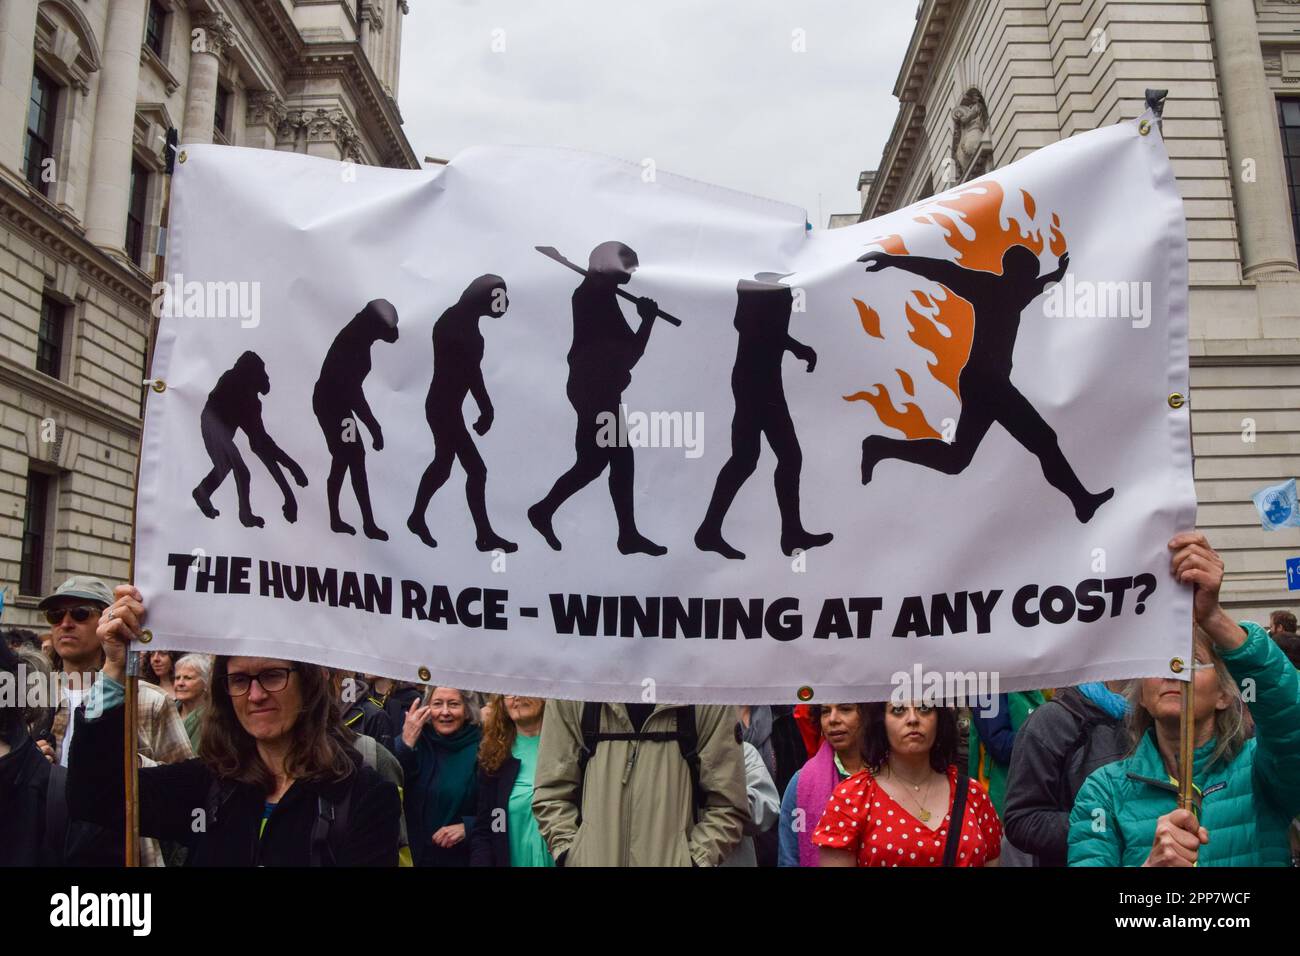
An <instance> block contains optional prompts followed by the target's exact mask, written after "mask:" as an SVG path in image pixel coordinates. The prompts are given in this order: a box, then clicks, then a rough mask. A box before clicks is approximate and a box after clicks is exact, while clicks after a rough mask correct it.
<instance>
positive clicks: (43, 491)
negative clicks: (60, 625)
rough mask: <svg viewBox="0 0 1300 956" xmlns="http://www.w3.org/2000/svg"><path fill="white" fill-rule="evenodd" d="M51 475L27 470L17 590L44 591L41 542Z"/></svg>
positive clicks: (45, 528)
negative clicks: (21, 549)
mask: <svg viewBox="0 0 1300 956" xmlns="http://www.w3.org/2000/svg"><path fill="white" fill-rule="evenodd" d="M53 484H54V481H53V479H52V478H51V477H50V476H49V475H47V474H45V473H44V472H40V471H29V472H27V504H26V508H25V509H24V511H23V551H22V564H21V565H20V570H19V579H18V593H19V594H44V593H45V571H46V567H45V563H46V562H45V546H46V542H47V541H49V537H50V536H49V526H50V520H49V519H50V514H51V509H50V489H51V487H52V486H53Z"/></svg>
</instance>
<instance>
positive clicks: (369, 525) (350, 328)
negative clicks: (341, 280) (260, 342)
mask: <svg viewBox="0 0 1300 956" xmlns="http://www.w3.org/2000/svg"><path fill="white" fill-rule="evenodd" d="M396 341H397V310H396V309H395V308H393V305H392V303H391V302H389V301H388V300H387V299H373V300H372V301H370V302H368V303H366V307H365V308H364V309H362V310H361V311H360V312H358V313H357V314H356V315H355V316H353V317H352V319H351V321H349V322H348V324H347V325H345V326H344V327H343V329H342V331H340V332H339V334H338V335H337V336H335V338H334V341H333V343H331V344H330V347H329V351H328V352H326V353H325V361H324V363H322V365H321V370H320V378H318V379H317V380H316V387H315V388H314V389H313V390H312V395H311V407H312V411H314V412H315V413H316V421H318V422H319V423H320V427H321V431H322V432H323V433H324V434H325V444H326V446H327V447H328V448H329V452H330V457H331V459H332V461H331V463H330V472H329V477H328V478H327V479H326V483H325V490H326V495H327V497H328V498H329V509H330V530H331V531H335V532H338V533H339V534H356V533H357V532H356V529H355V528H353V527H352V525H350V524H348V523H347V522H345V521H344V520H343V518H342V517H341V516H340V514H339V491H340V490H341V489H342V487H343V477H344V475H345V474H347V475H350V476H351V478H352V490H353V492H354V493H355V494H356V496H357V505H358V506H359V507H360V509H361V520H362V530H363V531H364V532H365V535H366V537H368V538H374V539H376V540H378V541H387V540H388V533H387V532H385V531H384V530H383V529H382V528H380V527H379V526H378V525H377V524H375V516H374V513H373V511H372V510H371V507H370V485H369V482H368V481H367V479H366V450H365V448H364V447H363V446H362V444H361V439H360V436H359V435H358V434H357V424H356V420H355V419H354V417H353V416H354V415H355V416H356V418H359V419H361V421H362V422H363V423H364V424H365V426H366V428H367V429H369V431H370V439H371V443H372V444H373V446H374V449H375V451H380V450H382V449H383V447H384V433H383V430H382V429H381V428H380V427H379V422H377V421H375V416H374V414H373V413H372V412H371V411H370V405H369V404H368V403H367V402H366V393H365V392H364V391H363V390H362V387H361V386H362V383H363V382H364V381H365V379H366V376H367V375H369V374H370V347H371V346H372V345H374V344H375V343H376V342H396Z"/></svg>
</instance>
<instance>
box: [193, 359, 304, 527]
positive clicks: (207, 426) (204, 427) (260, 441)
mask: <svg viewBox="0 0 1300 956" xmlns="http://www.w3.org/2000/svg"><path fill="white" fill-rule="evenodd" d="M270 391H271V379H270V377H269V376H268V375H267V374H266V363H265V362H263V361H262V357H261V356H260V355H258V354H257V353H256V352H245V353H244V354H243V355H241V356H239V358H237V359H236V360H235V364H234V366H233V367H231V368H230V369H228V370H226V371H225V372H222V373H221V377H220V378H218V379H217V384H216V385H215V386H213V388H212V391H211V392H209V393H208V400H207V402H206V403H205V404H204V406H203V412H202V414H201V415H200V416H199V427H200V429H201V431H202V434H203V447H204V448H206V449H207V452H208V457H209V458H211V459H212V470H211V471H209V472H208V473H207V475H205V476H204V478H203V480H202V481H200V482H199V484H198V486H197V487H196V488H195V489H194V491H193V492H192V494H193V496H194V501H195V503H196V504H197V505H198V506H199V510H200V511H202V512H203V513H204V514H205V515H207V516H208V517H209V518H216V517H217V516H218V515H220V514H221V512H220V511H218V510H217V509H216V508H214V507H213V506H212V495H213V493H214V492H215V491H216V490H217V489H218V488H219V487H221V483H222V482H223V481H225V480H226V476H227V475H228V474H230V473H231V472H232V471H233V472H234V473H235V491H236V493H237V494H238V496H239V521H240V524H242V525H244V527H246V528H261V527H262V526H263V525H265V524H266V522H265V521H263V520H262V519H261V518H260V517H258V516H257V515H255V514H254V513H253V508H252V505H251V504H250V503H249V497H248V487H249V473H248V466H247V465H245V464H244V458H243V456H242V455H241V454H240V453H239V448H238V447H237V446H236V445H235V432H237V431H239V430H240V429H241V428H242V429H243V430H244V436H245V437H246V438H247V439H248V447H249V448H250V449H251V450H252V452H253V454H254V455H256V456H257V457H258V458H259V459H260V460H261V462H262V464H263V465H265V466H266V470H267V471H269V472H270V473H271V477H272V478H274V479H275V483H276V484H277V485H279V486H280V491H281V493H283V495H284V508H283V511H284V517H285V519H286V520H288V521H290V522H294V521H297V520H298V502H297V499H295V498H294V496H293V489H292V488H290V487H289V482H288V481H286V480H285V477H284V472H282V471H281V470H280V466H281V465H283V466H284V467H286V468H288V469H289V471H290V473H292V474H293V480H294V481H296V482H297V483H298V487H300V488H305V487H307V475H306V474H305V473H304V472H303V470H302V468H300V467H299V466H298V463H297V462H296V461H294V460H293V459H292V458H290V457H289V455H288V454H287V453H286V452H285V451H284V449H282V448H281V447H280V446H279V445H277V444H276V443H275V441H274V440H273V439H272V438H271V436H270V435H269V434H267V431H266V426H265V425H263V424H262V399H261V398H260V396H262V395H266V394H268V393H269V392H270Z"/></svg>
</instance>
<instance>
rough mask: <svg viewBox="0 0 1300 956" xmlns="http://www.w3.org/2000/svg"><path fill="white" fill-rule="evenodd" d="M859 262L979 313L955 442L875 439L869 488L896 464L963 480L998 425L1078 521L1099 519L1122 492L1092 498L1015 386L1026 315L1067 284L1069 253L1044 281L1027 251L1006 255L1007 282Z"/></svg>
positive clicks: (896, 259) (926, 261) (937, 265)
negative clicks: (881, 469)
mask: <svg viewBox="0 0 1300 956" xmlns="http://www.w3.org/2000/svg"><path fill="white" fill-rule="evenodd" d="M858 261H859V262H862V263H865V264H866V270H867V272H878V271H879V270H881V269H884V268H887V267H889V266H893V267H894V268H897V269H902V270H904V271H906V272H911V273H913V274H914V275H918V276H921V277H923V278H926V279H930V280H932V281H934V282H938V283H940V284H941V285H943V286H946V287H947V288H948V289H949V290H950V291H951V292H952V293H953V294H955V295H958V296H960V297H961V298H963V299H965V300H966V301H967V302H969V303H970V304H971V306H972V307H973V309H974V313H975V320H974V321H975V328H974V336H973V338H972V341H971V349H970V357H969V358H968V359H967V361H966V365H965V367H964V368H963V369H962V371H961V375H960V376H959V377H958V379H957V387H958V391H959V393H960V398H961V417H960V418H959V419H958V422H957V432H956V435H955V436H954V438H953V441H952V442H951V443H949V442H946V441H944V440H942V439H939V438H923V439H915V440H906V439H898V438H886V437H884V436H881V435H871V436H869V437H868V438H866V439H865V440H864V441H863V442H862V483H863V484H864V485H865V484H867V483H868V482H870V481H871V478H872V473H873V472H874V470H875V468H876V466H877V465H878V464H879V463H880V462H882V461H884V460H886V459H889V458H895V459H898V460H899V461H908V462H912V463H913V464H917V465H923V466H924V467H926V468H932V469H934V470H935V471H941V472H943V473H944V474H948V475H956V474H959V473H960V472H962V471H963V470H964V469H965V468H966V466H967V465H969V464H970V463H971V460H972V459H973V458H974V456H975V450H976V449H977V448H979V445H980V442H982V441H983V440H984V436H985V435H986V434H988V430H989V428H990V427H992V425H993V423H994V422H998V423H999V424H1001V425H1002V427H1003V428H1005V429H1006V430H1007V431H1008V432H1009V433H1010V435H1011V437H1012V438H1014V439H1015V440H1016V441H1018V442H1019V443H1020V444H1021V445H1023V446H1024V447H1025V448H1026V449H1028V450H1029V451H1030V452H1032V453H1033V454H1034V455H1036V456H1037V457H1038V461H1039V464H1040V465H1041V466H1042V469H1043V476H1044V477H1045V478H1046V479H1047V481H1048V483H1050V484H1051V485H1052V487H1053V488H1056V489H1057V490H1059V491H1060V492H1062V493H1063V494H1065V495H1066V497H1068V498H1069V499H1070V503H1071V504H1072V505H1073V506H1074V514H1075V516H1076V517H1077V518H1078V519H1079V520H1080V521H1081V522H1083V523H1085V524H1086V523H1087V522H1088V521H1090V520H1092V516H1093V515H1094V514H1096V512H1097V509H1098V508H1100V507H1101V506H1102V505H1103V504H1104V503H1105V502H1106V501H1108V500H1110V498H1111V497H1112V496H1113V495H1114V494H1115V489H1114V488H1107V489H1106V490H1105V491H1102V492H1099V493H1097V494H1091V493H1090V492H1089V491H1088V490H1087V489H1086V488H1084V486H1083V483H1082V482H1081V481H1080V480H1079V478H1078V476H1077V475H1076V474H1075V473H1074V469H1073V468H1071V467H1070V463H1069V462H1068V461H1066V458H1065V455H1064V454H1063V453H1062V452H1061V446H1060V443H1059V442H1058V441H1057V436H1056V432H1055V431H1053V430H1052V427H1051V426H1050V425H1048V424H1047V422H1046V421H1044V420H1043V416H1042V415H1040V414H1039V413H1038V410H1037V409H1036V408H1034V406H1033V405H1032V404H1030V402H1029V399H1027V398H1025V396H1024V395H1022V394H1021V393H1020V390H1019V389H1017V388H1016V387H1015V386H1014V385H1012V384H1011V365H1012V353H1013V352H1014V351H1015V346H1016V335H1017V333H1018V332H1019V331H1020V317H1021V313H1022V312H1023V311H1024V310H1025V308H1026V307H1028V305H1029V304H1030V303H1031V302H1033V301H1034V299H1036V298H1037V297H1038V296H1039V295H1040V294H1042V292H1043V290H1044V289H1045V288H1046V287H1047V285H1048V284H1049V283H1052V282H1059V281H1060V280H1061V278H1062V277H1063V276H1064V275H1065V272H1066V269H1067V268H1068V267H1069V264H1070V255H1069V253H1066V254H1065V255H1063V256H1061V257H1060V259H1059V260H1058V262H1057V267H1056V269H1055V270H1054V271H1052V272H1049V273H1046V274H1044V275H1039V274H1038V268H1039V266H1038V256H1037V255H1036V254H1035V253H1034V252H1033V250H1031V249H1029V248H1027V247H1025V246H1020V245H1015V246H1012V247H1011V248H1010V249H1008V250H1007V251H1006V252H1005V253H1004V254H1003V256H1002V274H1001V275H998V274H996V273H993V272H985V271H983V270H981V269H967V268H965V267H964V266H960V265H958V264H957V263H955V262H951V261H949V260H946V259H930V258H927V257H924V256H900V255H893V254H891V253H886V252H869V253H867V254H866V255H865V256H862V257H861V258H860V259H858Z"/></svg>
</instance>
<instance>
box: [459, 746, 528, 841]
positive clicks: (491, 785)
mask: <svg viewBox="0 0 1300 956" xmlns="http://www.w3.org/2000/svg"><path fill="white" fill-rule="evenodd" d="M519 767H520V763H519V758H517V757H507V758H506V759H505V761H504V762H503V763H502V764H501V766H500V767H499V768H498V769H497V772H496V773H488V772H487V771H486V770H484V769H483V768H482V767H480V768H479V771H478V812H477V814H476V815H475V817H474V832H472V833H471V834H470V835H469V865H470V866H509V865H510V830H509V815H510V791H511V790H512V789H514V786H515V778H517V777H518V776H519ZM494 821H500V822H499V823H497V824H496V825H495V826H493V823H494Z"/></svg>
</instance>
